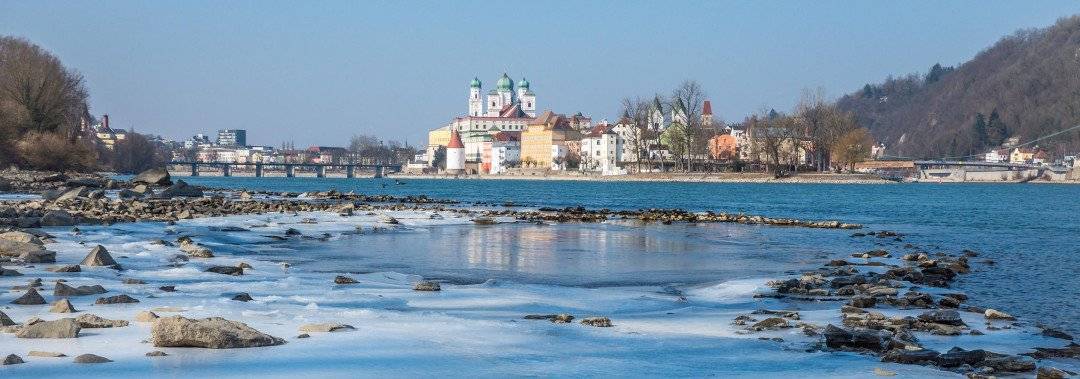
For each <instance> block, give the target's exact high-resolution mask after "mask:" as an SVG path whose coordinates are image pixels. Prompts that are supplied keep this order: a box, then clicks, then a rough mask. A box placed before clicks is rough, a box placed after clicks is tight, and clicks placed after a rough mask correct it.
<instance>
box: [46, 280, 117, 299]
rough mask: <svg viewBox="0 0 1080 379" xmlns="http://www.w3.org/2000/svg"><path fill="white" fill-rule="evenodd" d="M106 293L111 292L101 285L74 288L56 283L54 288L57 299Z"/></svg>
mask: <svg viewBox="0 0 1080 379" xmlns="http://www.w3.org/2000/svg"><path fill="white" fill-rule="evenodd" d="M106 292H109V291H106V290H105V287H102V286H101V285H100V284H95V285H92V286H78V287H72V286H69V285H67V284H64V283H56V286H55V287H53V296H57V297H71V296H87V295H97V294H102V293H106Z"/></svg>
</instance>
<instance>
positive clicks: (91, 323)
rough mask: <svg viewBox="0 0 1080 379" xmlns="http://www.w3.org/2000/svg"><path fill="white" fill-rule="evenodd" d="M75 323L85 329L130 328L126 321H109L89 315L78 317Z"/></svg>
mask: <svg viewBox="0 0 1080 379" xmlns="http://www.w3.org/2000/svg"><path fill="white" fill-rule="evenodd" d="M75 322H77V323H79V327H81V328H84V329H91V328H119V327H123V326H128V322H127V321H125V320H109V319H107V318H103V317H100V316H98V315H95V314H89V313H87V314H84V315H80V316H79V317H76V318H75Z"/></svg>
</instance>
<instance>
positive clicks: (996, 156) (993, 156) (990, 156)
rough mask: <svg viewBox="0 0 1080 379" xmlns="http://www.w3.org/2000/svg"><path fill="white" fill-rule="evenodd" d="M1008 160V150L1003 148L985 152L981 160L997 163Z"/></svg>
mask: <svg viewBox="0 0 1080 379" xmlns="http://www.w3.org/2000/svg"><path fill="white" fill-rule="evenodd" d="M1008 160H1009V151H1008V150H1005V149H994V150H990V152H988V153H986V155H985V156H983V161H985V162H992V163H999V162H1006V161H1008Z"/></svg>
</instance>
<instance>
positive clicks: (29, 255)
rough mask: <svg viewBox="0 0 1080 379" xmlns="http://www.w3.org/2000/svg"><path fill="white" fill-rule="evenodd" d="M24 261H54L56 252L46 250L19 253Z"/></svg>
mask: <svg viewBox="0 0 1080 379" xmlns="http://www.w3.org/2000/svg"><path fill="white" fill-rule="evenodd" d="M19 259H21V260H22V261H23V262H24V263H56V253H54V252H52V251H48V250H38V251H28V252H25V253H22V254H20V255H19Z"/></svg>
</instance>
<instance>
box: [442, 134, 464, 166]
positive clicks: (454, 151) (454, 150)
mask: <svg viewBox="0 0 1080 379" xmlns="http://www.w3.org/2000/svg"><path fill="white" fill-rule="evenodd" d="M446 172H447V173H451V174H459V173H462V172H465V145H464V144H462V143H461V135H460V134H458V132H457V130H453V131H451V132H450V143H449V144H447V145H446Z"/></svg>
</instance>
